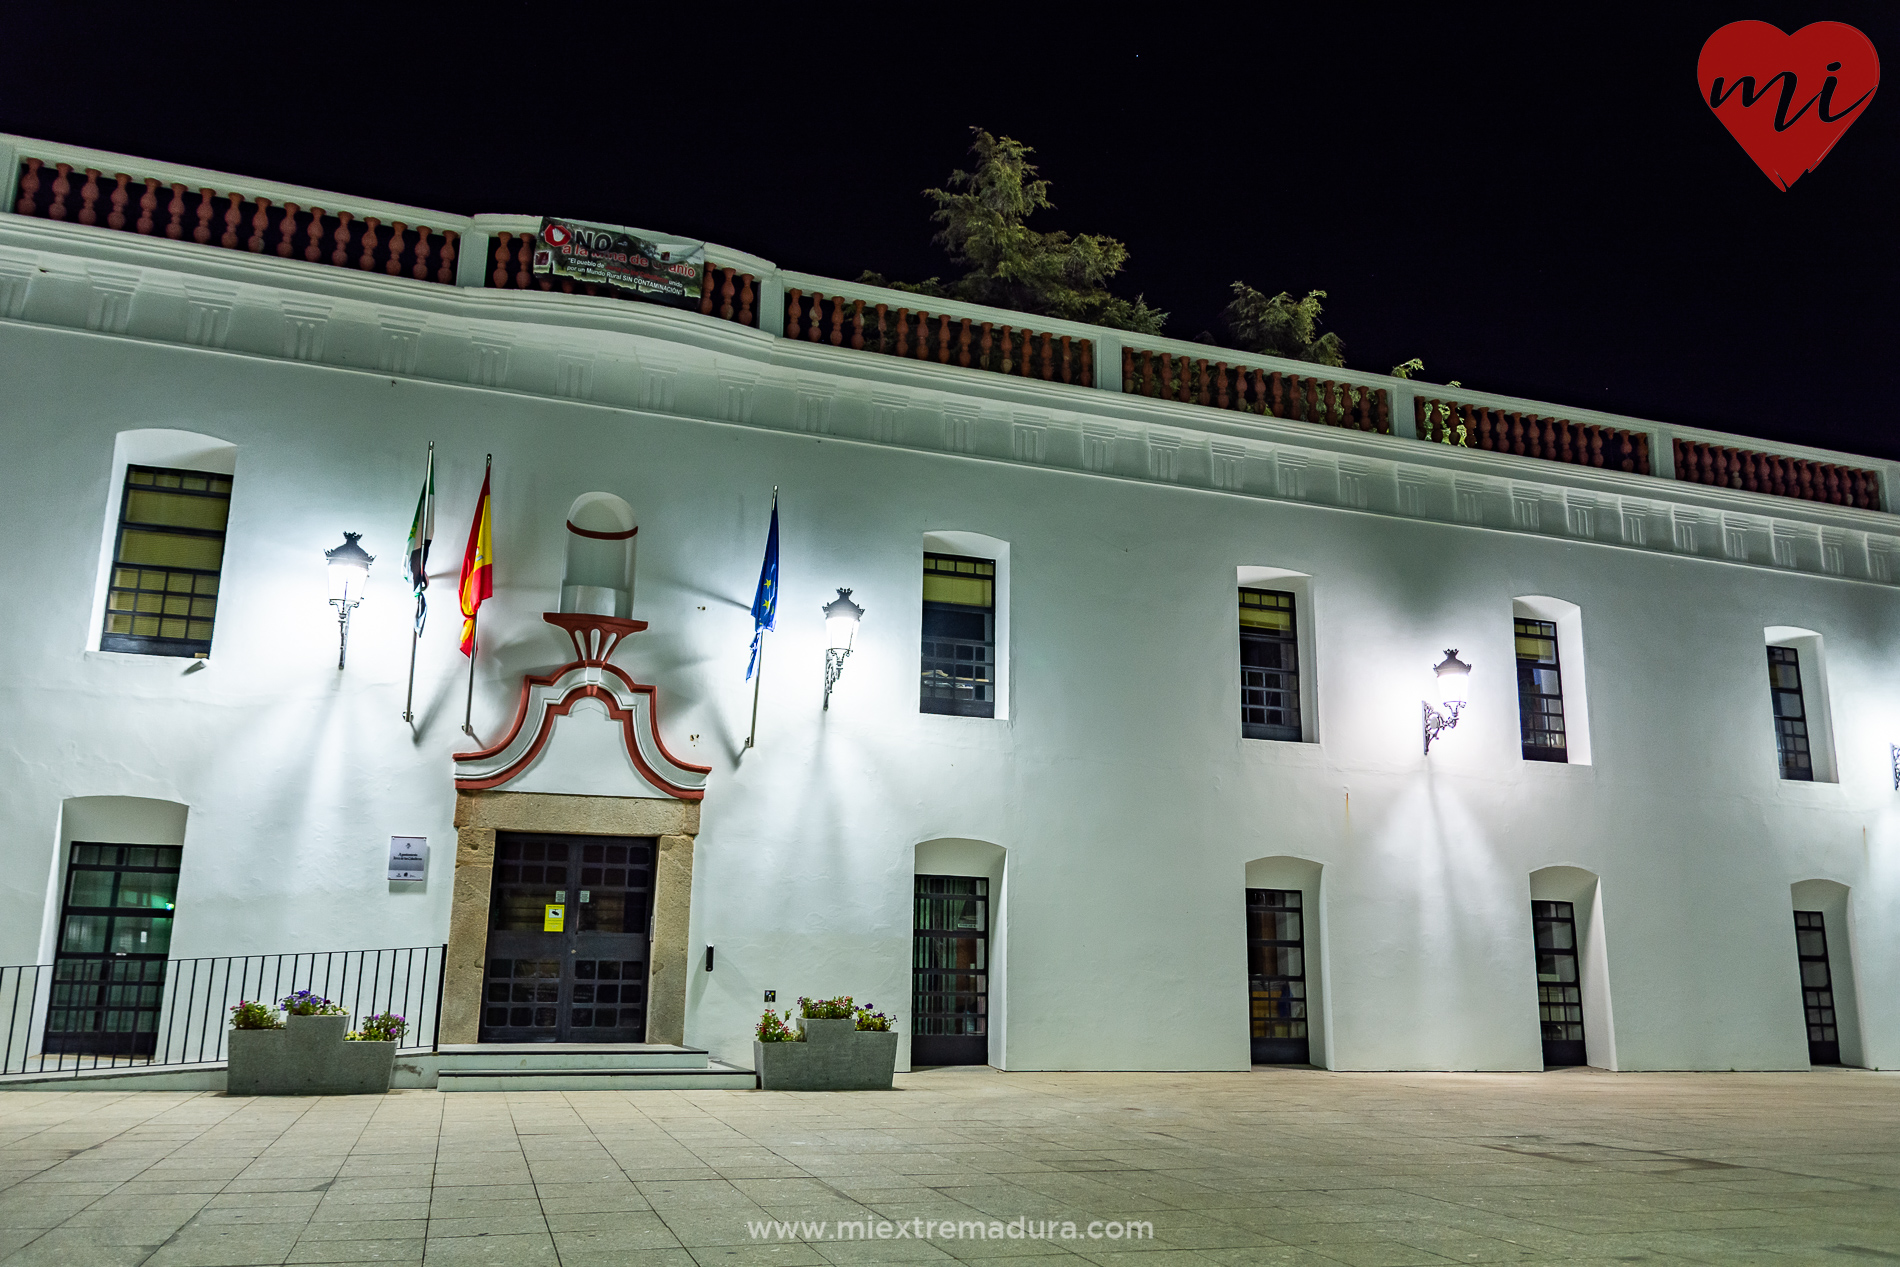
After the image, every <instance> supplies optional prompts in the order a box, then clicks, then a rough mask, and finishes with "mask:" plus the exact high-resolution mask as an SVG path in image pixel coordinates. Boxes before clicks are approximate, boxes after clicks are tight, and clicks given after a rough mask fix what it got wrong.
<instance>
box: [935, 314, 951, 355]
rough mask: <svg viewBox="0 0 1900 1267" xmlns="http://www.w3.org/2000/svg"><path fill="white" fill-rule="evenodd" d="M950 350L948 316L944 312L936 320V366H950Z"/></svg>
mask: <svg viewBox="0 0 1900 1267" xmlns="http://www.w3.org/2000/svg"><path fill="white" fill-rule="evenodd" d="M952 350H953V349H952V348H951V345H950V314H949V313H947V312H946V313H944V314H943V315H941V316H939V317H938V318H937V364H939V365H948V364H950V355H951V352H952Z"/></svg>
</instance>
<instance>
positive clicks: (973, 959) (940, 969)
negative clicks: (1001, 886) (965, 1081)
mask: <svg viewBox="0 0 1900 1267" xmlns="http://www.w3.org/2000/svg"><path fill="white" fill-rule="evenodd" d="M915 922H916V931H915V936H914V938H913V940H912V943H911V1062H912V1063H913V1064H922V1065H958V1064H973V1065H980V1064H984V1063H985V1062H986V1061H987V1060H988V1054H987V1053H988V1050H989V1046H988V1044H989V1038H988V1033H989V1004H990V1000H989V980H990V976H989V944H990V943H989V938H990V882H989V881H988V880H987V879H985V878H984V877H982V876H960V875H920V876H918V877H917V888H916V921H915Z"/></svg>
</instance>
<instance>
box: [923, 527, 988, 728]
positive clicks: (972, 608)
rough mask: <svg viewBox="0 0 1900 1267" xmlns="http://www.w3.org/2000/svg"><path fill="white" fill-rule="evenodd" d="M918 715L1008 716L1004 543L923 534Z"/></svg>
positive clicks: (974, 536) (970, 536)
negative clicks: (921, 646) (920, 666)
mask: <svg viewBox="0 0 1900 1267" xmlns="http://www.w3.org/2000/svg"><path fill="white" fill-rule="evenodd" d="M923 588H924V604H923V664H922V677H921V686H920V689H919V697H918V707H919V711H921V712H926V713H949V714H953V715H955V716H959V717H1008V716H1009V542H1007V541H1002V540H999V539H998V538H996V537H986V536H984V535H983V534H982V533H978V532H957V531H951V530H947V529H946V530H938V531H935V532H927V533H925V534H924V586H923Z"/></svg>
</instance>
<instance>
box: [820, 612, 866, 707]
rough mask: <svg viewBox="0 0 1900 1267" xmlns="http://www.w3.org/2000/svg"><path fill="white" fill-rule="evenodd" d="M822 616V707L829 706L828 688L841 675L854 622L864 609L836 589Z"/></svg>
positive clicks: (854, 638)
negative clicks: (823, 649)
mask: <svg viewBox="0 0 1900 1267" xmlns="http://www.w3.org/2000/svg"><path fill="white" fill-rule="evenodd" d="M824 613H825V707H826V708H830V707H831V688H832V687H834V686H836V685H837V684H838V678H839V677H840V676H841V675H842V674H843V673H844V662H845V657H847V656H849V655H850V654H851V648H852V646H853V645H854V644H855V643H856V642H857V638H858V622H859V621H860V620H863V619H864V609H863V608H862V607H860V606H858V605H857V604H856V603H854V602H852V601H851V591H850V590H848V589H843V588H840V589H839V590H838V597H836V598H834V599H832V600H831V601H830V602H829V603H826V604H825V606H824Z"/></svg>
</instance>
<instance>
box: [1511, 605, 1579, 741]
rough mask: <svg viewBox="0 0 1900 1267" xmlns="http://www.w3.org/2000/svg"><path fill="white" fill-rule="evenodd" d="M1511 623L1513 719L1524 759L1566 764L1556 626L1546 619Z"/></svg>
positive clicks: (1560, 672) (1562, 697) (1560, 670)
mask: <svg viewBox="0 0 1900 1267" xmlns="http://www.w3.org/2000/svg"><path fill="white" fill-rule="evenodd" d="M1513 624H1514V627H1515V629H1516V633H1517V716H1518V727H1519V729H1520V731H1521V732H1522V737H1523V741H1524V760H1526V761H1568V760H1570V750H1569V746H1568V743H1567V741H1566V739H1565V736H1564V685H1563V672H1562V669H1561V668H1560V667H1559V666H1558V663H1557V626H1556V625H1555V624H1554V623H1553V622H1551V621H1548V620H1519V621H1515V622H1513Z"/></svg>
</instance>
